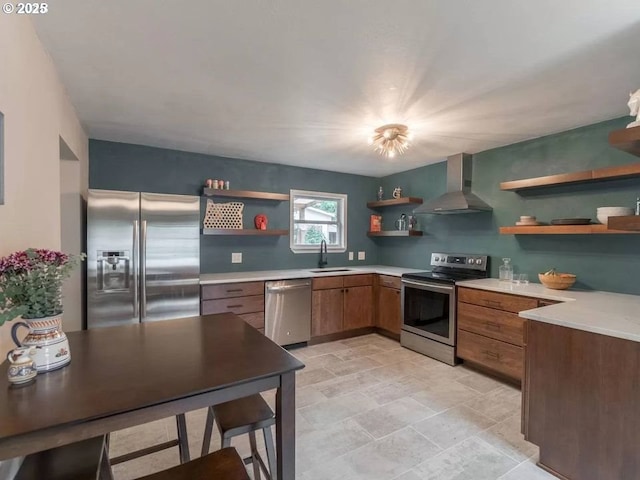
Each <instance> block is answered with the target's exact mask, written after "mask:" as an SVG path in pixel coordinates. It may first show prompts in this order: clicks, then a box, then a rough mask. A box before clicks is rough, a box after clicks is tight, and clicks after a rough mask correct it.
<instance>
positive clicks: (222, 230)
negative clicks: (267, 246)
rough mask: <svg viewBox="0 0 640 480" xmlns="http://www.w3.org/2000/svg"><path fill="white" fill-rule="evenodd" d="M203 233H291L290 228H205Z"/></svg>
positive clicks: (258, 234) (259, 234)
mask: <svg viewBox="0 0 640 480" xmlns="http://www.w3.org/2000/svg"><path fill="white" fill-rule="evenodd" d="M202 234H203V235H252V236H283V235H289V230H258V229H250V228H203V229H202Z"/></svg>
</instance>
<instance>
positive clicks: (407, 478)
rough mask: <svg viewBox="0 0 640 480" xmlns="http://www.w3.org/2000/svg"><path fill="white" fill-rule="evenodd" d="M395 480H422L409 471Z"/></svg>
mask: <svg viewBox="0 0 640 480" xmlns="http://www.w3.org/2000/svg"><path fill="white" fill-rule="evenodd" d="M393 480H420V476H419V475H418V474H417V473H416V472H414V471H413V470H409V471H408V472H404V473H403V474H402V475H400V476H399V477H396V478H394V479H393Z"/></svg>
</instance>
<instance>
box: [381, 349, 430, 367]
mask: <svg viewBox="0 0 640 480" xmlns="http://www.w3.org/2000/svg"><path fill="white" fill-rule="evenodd" d="M416 355H420V354H419V353H416V352H414V351H412V350H409V349H408V348H402V347H398V348H396V349H393V350H388V351H386V352H384V353H380V354H378V355H376V356H375V358H376V360H378V361H379V362H380V363H384V364H387V365H388V364H391V363H398V362H409V361H410V360H412V359H414V358H415V357H416Z"/></svg>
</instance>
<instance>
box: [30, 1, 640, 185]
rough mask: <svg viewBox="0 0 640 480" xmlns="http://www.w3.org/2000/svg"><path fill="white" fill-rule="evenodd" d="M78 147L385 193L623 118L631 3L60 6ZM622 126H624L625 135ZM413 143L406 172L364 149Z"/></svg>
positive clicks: (632, 62)
mask: <svg viewBox="0 0 640 480" xmlns="http://www.w3.org/2000/svg"><path fill="white" fill-rule="evenodd" d="M34 20H35V23H36V28H37V30H38V33H39V35H40V37H41V39H42V41H43V43H44V45H45V47H46V48H47V49H48V50H49V51H50V53H51V55H52V56H53V59H54V62H55V64H56V66H57V68H58V70H59V72H60V75H61V77H62V80H63V83H64V84H65V86H66V87H67V90H68V92H69V95H70V97H71V100H72V101H73V103H74V105H75V107H76V109H77V111H78V114H79V116H80V119H81V120H82V122H83V124H84V125H85V126H86V128H87V130H88V133H89V136H90V137H92V138H97V139H104V140H113V141H118V142H131V143H139V144H145V145H154V146H159V147H165V148H173V149H178V150H187V151H192V152H202V153H208V154H213V155H220V156H226V157H236V158H246V159H251V160H258V161H264V162H273V163H283V164H289V165H300V166H306V167H314V168H322V169H326V170H335V171H341V172H352V173H360V174H366V175H373V176H382V175H385V174H389V173H392V172H398V171H403V170H408V169H410V168H414V167H417V166H420V165H425V164H428V163H433V162H438V161H441V160H442V159H444V157H446V156H447V155H450V154H454V153H457V152H461V151H466V152H470V153H475V152H479V151H482V150H486V149H488V148H492V147H496V146H500V145H505V144H510V143H514V142H517V141H520V140H523V139H527V138H533V137H538V136H541V135H545V134H549V133H553V132H558V131H562V130H566V129H569V128H572V127H576V126H580V125H586V124H589V123H594V122H597V121H600V120H606V119H610V118H614V117H618V116H622V115H625V114H627V113H628V110H627V108H626V102H627V95H628V93H629V91H631V90H635V89H637V88H640V56H639V55H638V45H640V1H638V0H561V1H558V0H535V1H531V0H529V1H525V0H482V1H480V0H395V1H389V0H384V1H383V0H190V1H179V0H174V1H166V2H165V1H163V2H159V1H157V0H134V1H131V0H108V1H104V0H102V1H101V0H64V1H62V2H53V3H51V4H50V12H49V13H48V14H46V15H41V16H39V17H37V18H34ZM630 120H631V119H630ZM391 122H399V123H406V124H408V125H409V126H410V127H411V128H412V129H413V131H414V132H415V139H414V142H413V145H412V148H411V149H410V150H409V152H408V153H406V154H405V155H404V156H402V157H399V158H396V159H392V160H389V159H386V158H382V157H380V156H378V155H377V154H376V153H374V152H373V151H372V150H371V148H370V147H369V146H368V145H367V142H366V140H367V136H368V135H369V134H370V132H371V131H372V130H373V129H374V128H375V127H378V126H380V125H382V124H384V123H391Z"/></svg>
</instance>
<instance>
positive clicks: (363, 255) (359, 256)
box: [358, 252, 365, 260]
mask: <svg viewBox="0 0 640 480" xmlns="http://www.w3.org/2000/svg"><path fill="white" fill-rule="evenodd" d="M364 259H365V254H364V252H358V260H364Z"/></svg>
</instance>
